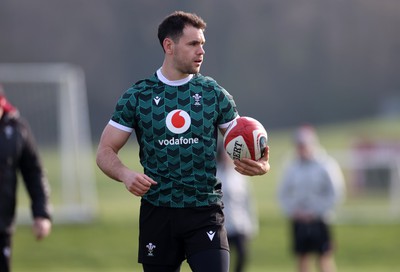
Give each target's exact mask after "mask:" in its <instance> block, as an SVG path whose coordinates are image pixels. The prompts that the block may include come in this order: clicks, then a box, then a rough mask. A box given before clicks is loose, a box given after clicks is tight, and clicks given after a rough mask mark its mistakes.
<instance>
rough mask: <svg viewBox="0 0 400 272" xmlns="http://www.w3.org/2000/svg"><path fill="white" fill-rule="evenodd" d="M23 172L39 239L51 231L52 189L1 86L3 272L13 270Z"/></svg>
mask: <svg viewBox="0 0 400 272" xmlns="http://www.w3.org/2000/svg"><path fill="white" fill-rule="evenodd" d="M19 172H20V173H21V175H22V178H23V180H24V183H25V187H26V189H27V192H28V194H29V197H30V200H31V209H32V217H33V233H34V235H35V237H36V239H37V240H41V239H42V238H44V237H46V236H47V235H48V234H49V233H50V231H51V221H50V211H49V202H48V199H49V186H48V182H47V179H46V177H45V175H44V173H43V168H42V165H41V161H40V158H39V154H38V150H37V147H36V144H35V139H34V136H33V134H32V132H31V130H30V128H29V126H28V124H27V123H26V121H24V120H23V119H22V118H21V117H20V115H19V112H18V110H17V109H16V108H15V107H14V106H13V105H12V104H10V103H9V102H8V100H7V98H6V97H5V93H4V90H3V87H2V86H1V85H0V271H1V272H9V271H11V265H10V263H11V244H12V234H13V232H14V224H15V215H16V212H15V211H16V203H17V199H16V198H17V176H18V173H19Z"/></svg>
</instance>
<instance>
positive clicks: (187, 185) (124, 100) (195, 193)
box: [110, 74, 238, 208]
mask: <svg viewBox="0 0 400 272" xmlns="http://www.w3.org/2000/svg"><path fill="white" fill-rule="evenodd" d="M237 116H238V113H237V110H236V105H235V102H234V100H233V98H232V96H231V95H229V93H228V92H227V91H226V90H225V89H223V88H222V87H221V86H219V85H218V84H217V82H216V81H215V80H213V79H212V78H210V77H205V76H202V75H201V74H196V75H194V76H193V78H191V80H190V81H189V82H188V83H185V84H183V85H180V86H171V85H167V84H165V83H163V82H162V81H161V80H160V79H159V78H158V77H157V74H154V75H153V76H152V77H150V78H148V79H145V80H141V81H139V82H137V83H136V84H135V85H133V86H132V87H131V88H129V89H128V90H127V91H126V92H125V93H124V94H123V95H122V96H121V97H120V99H119V100H118V102H117V105H116V108H115V111H114V114H113V116H112V117H111V120H110V124H111V125H114V126H116V127H119V128H120V129H123V130H126V131H128V132H131V131H135V133H136V136H137V140H138V143H139V146H140V152H139V157H140V162H141V164H142V166H143V168H144V173H145V174H146V175H148V176H150V177H151V178H153V179H154V180H155V181H157V182H158V184H157V185H155V186H154V185H153V186H151V188H150V190H149V191H148V192H147V193H146V194H145V195H144V196H143V198H144V199H146V200H147V201H149V202H150V203H152V204H153V205H155V206H165V207H176V208H180V207H200V206H207V205H210V204H215V203H220V202H221V197H222V193H221V184H220V182H219V181H218V180H217V179H216V177H215V175H216V146H217V136H218V129H217V128H218V126H221V125H224V124H225V125H226V124H227V123H229V122H230V121H232V120H233V119H234V118H236V117H237Z"/></svg>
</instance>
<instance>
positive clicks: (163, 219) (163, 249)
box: [139, 200, 229, 265]
mask: <svg viewBox="0 0 400 272" xmlns="http://www.w3.org/2000/svg"><path fill="white" fill-rule="evenodd" d="M139 231H140V233H139V263H144V264H155V265H176V264H179V263H182V261H183V260H185V259H186V258H187V257H190V256H191V255H192V254H195V253H197V252H201V251H204V250H208V249H226V250H229V245H228V239H227V234H226V230H225V227H224V214H223V212H222V207H221V206H219V205H213V206H207V207H197V208H168V207H156V206H153V205H151V204H150V203H148V202H147V201H145V200H142V202H141V206H140V219H139Z"/></svg>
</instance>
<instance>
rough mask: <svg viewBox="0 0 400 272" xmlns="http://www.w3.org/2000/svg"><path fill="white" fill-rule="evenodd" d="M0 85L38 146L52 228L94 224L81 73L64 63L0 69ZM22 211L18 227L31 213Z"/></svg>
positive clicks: (92, 177)
mask: <svg viewBox="0 0 400 272" xmlns="http://www.w3.org/2000/svg"><path fill="white" fill-rule="evenodd" d="M0 83H1V84H2V85H3V87H4V89H5V92H6V95H7V97H8V99H9V100H10V101H11V103H14V104H15V105H16V107H17V108H18V109H19V110H20V112H21V114H22V116H23V117H24V118H25V119H26V120H27V121H28V123H29V124H30V126H31V128H32V130H33V133H34V135H35V138H36V140H37V142H38V145H39V149H40V151H41V155H42V159H43V164H44V167H45V169H46V171H47V175H48V177H49V181H50V186H51V192H52V193H51V203H52V206H53V214H54V222H55V223H71V222H87V221H89V220H91V219H93V217H94V216H95V213H96V210H97V192H96V181H95V175H94V162H93V145H92V140H91V132H90V122H89V110H88V101H87V94H86V83H85V75H84V72H83V70H82V69H81V68H80V67H77V66H75V65H71V64H67V63H40V64H36V63H18V64H11V63H3V64H1V63H0ZM20 202H23V201H20ZM21 206H22V208H19V210H18V221H20V222H24V221H26V219H29V217H30V214H29V213H30V211H29V209H28V207H27V206H28V205H25V206H24V205H21Z"/></svg>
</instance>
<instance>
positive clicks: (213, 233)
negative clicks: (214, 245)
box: [206, 230, 215, 241]
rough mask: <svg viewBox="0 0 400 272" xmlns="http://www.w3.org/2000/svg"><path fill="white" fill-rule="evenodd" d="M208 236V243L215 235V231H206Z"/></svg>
mask: <svg viewBox="0 0 400 272" xmlns="http://www.w3.org/2000/svg"><path fill="white" fill-rule="evenodd" d="M206 233H207V235H208V238H210V241H212V240H213V239H214V235H215V231H211V230H210V231H208V232H206Z"/></svg>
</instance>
